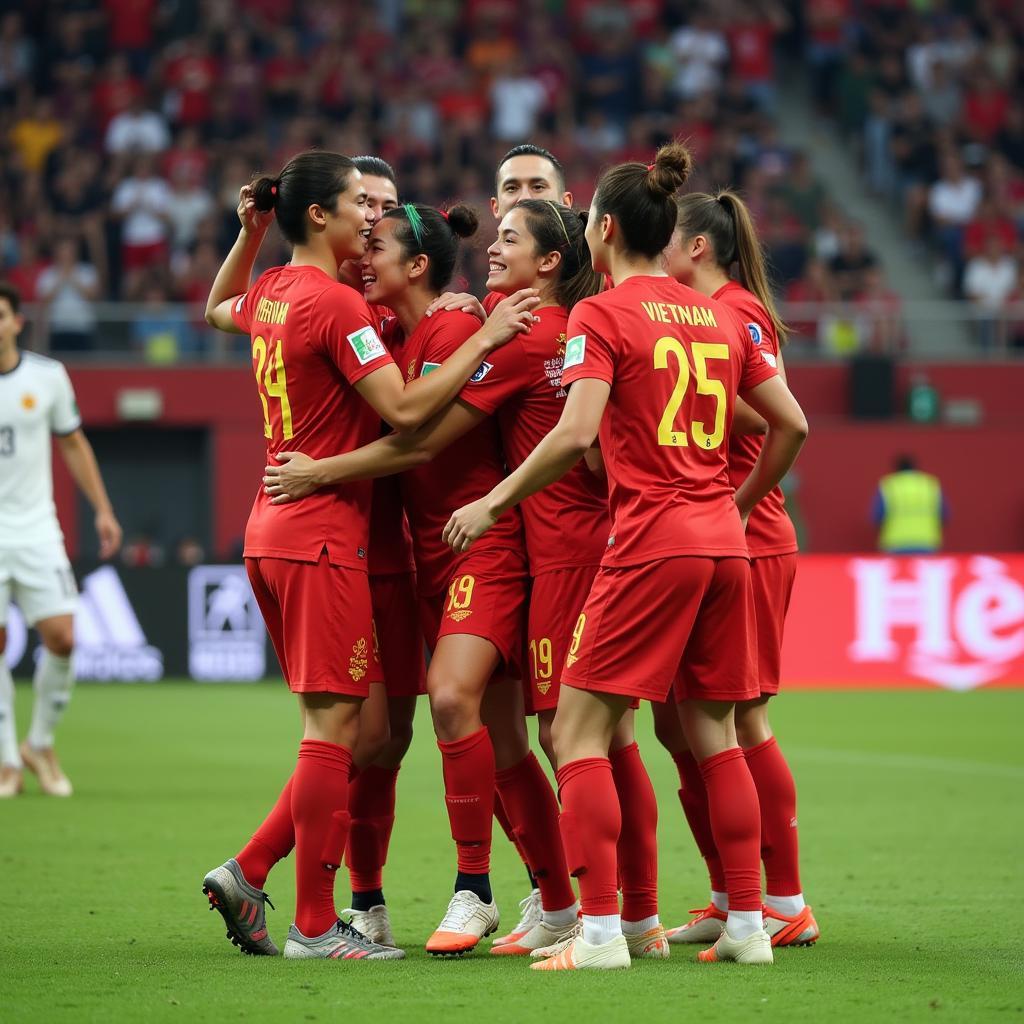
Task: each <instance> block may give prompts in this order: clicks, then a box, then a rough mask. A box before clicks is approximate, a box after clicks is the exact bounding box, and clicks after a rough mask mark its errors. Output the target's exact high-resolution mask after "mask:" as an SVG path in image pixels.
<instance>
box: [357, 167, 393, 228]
mask: <svg viewBox="0 0 1024 1024" xmlns="http://www.w3.org/2000/svg"><path fill="white" fill-rule="evenodd" d="M363 188H365V189H366V205H367V206H368V207H369V208H370V212H371V213H372V214H373V221H372V223H374V224H376V223H377V221H379V220H380V219H381V217H383V216H384V214H385V213H387V211H388V210H393V209H394V208H395V207H396V206H398V189H397V188H396V187H395V183H394V182H393V181H390V180H389V179H387V178H381V177H379V176H378V175H376V174H364V175H363Z"/></svg>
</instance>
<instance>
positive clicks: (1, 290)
mask: <svg viewBox="0 0 1024 1024" xmlns="http://www.w3.org/2000/svg"><path fill="white" fill-rule="evenodd" d="M3 299H6V300H7V303H8V305H9V306H10V307H11V312H12V313H17V312H19V310H20V309H21V292H19V291H18V289H17V288H15V287H14V285H13V284H11V282H10V281H0V300H3Z"/></svg>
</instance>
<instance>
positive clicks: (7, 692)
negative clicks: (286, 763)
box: [0, 651, 21, 768]
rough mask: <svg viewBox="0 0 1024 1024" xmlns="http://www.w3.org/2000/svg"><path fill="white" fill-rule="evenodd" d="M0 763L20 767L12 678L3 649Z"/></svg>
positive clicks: (0, 670)
mask: <svg viewBox="0 0 1024 1024" xmlns="http://www.w3.org/2000/svg"><path fill="white" fill-rule="evenodd" d="M0 764H8V765H11V766H13V767H14V768H21V754H19V753H18V729H17V725H16V724H15V721H14V680H13V679H12V678H11V670H10V669H9V668H8V667H7V659H6V658H5V657H4V652H3V651H0Z"/></svg>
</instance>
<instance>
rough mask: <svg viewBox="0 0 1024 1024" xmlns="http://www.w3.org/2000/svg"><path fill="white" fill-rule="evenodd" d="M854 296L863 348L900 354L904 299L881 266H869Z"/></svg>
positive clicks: (860, 342)
mask: <svg viewBox="0 0 1024 1024" xmlns="http://www.w3.org/2000/svg"><path fill="white" fill-rule="evenodd" d="M860 278H861V283H860V290H859V291H858V292H857V294H856V295H855V296H854V306H855V307H856V310H857V314H858V322H859V323H858V341H859V347H860V349H861V350H863V351H868V352H878V353H883V352H884V353H889V354H891V355H895V354H898V353H899V352H900V350H901V349H902V348H903V343H904V340H905V338H904V334H903V317H902V312H903V300H902V299H901V298H900V296H899V293H898V292H896V291H894V290H893V289H892V288H890V287H889V285H888V283H887V282H886V279H885V274H884V273H883V272H882V269H881V267H878V266H869V267H867V268H866V269H865V270H864V271H863V272H862V273H861V275H860Z"/></svg>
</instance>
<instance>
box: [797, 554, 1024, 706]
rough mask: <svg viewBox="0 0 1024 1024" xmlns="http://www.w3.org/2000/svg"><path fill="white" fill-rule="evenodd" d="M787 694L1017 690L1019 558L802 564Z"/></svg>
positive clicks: (820, 558) (1023, 603)
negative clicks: (801, 690)
mask: <svg viewBox="0 0 1024 1024" xmlns="http://www.w3.org/2000/svg"><path fill="white" fill-rule="evenodd" d="M782 665H783V688H786V687H822V686H828V687H833V686H834V687H850V688H884V687H927V686H940V687H944V688H945V689H949V690H973V689H975V688H977V687H981V686H1024V555H957V556H953V555H949V556H943V555H936V556H930V557H927V558H918V557H910V556H902V557H898V558H885V557H867V556H835V555H805V556H802V557H801V559H800V563H799V568H798V570H797V577H796V585H795V587H794V590H793V601H792V604H791V605H790V609H789V615H788V617H787V619H786V639H785V645H784V649H783V662H782Z"/></svg>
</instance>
